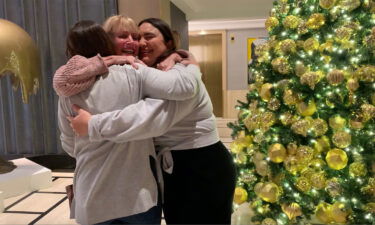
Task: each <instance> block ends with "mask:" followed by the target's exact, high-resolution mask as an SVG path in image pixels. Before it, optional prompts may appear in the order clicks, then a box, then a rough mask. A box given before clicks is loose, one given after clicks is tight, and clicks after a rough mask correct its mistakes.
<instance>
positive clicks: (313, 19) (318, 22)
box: [306, 13, 326, 30]
mask: <svg viewBox="0 0 375 225" xmlns="http://www.w3.org/2000/svg"><path fill="white" fill-rule="evenodd" d="M325 22H326V18H325V17H324V14H322V13H314V14H312V15H311V16H310V18H309V19H308V20H307V23H306V26H307V27H308V28H309V29H313V30H316V29H319V28H320V27H321V26H323V25H324V24H325Z"/></svg>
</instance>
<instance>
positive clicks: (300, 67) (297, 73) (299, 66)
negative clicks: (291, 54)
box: [295, 63, 308, 77]
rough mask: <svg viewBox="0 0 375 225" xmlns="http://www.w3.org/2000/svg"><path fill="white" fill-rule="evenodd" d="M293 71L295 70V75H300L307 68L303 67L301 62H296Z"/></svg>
mask: <svg viewBox="0 0 375 225" xmlns="http://www.w3.org/2000/svg"><path fill="white" fill-rule="evenodd" d="M295 71H296V75H297V76H299V77H300V76H302V75H303V74H304V73H306V72H307V71H308V68H307V67H305V65H303V63H296V68H295Z"/></svg>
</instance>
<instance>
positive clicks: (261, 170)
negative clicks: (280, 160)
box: [254, 160, 269, 177]
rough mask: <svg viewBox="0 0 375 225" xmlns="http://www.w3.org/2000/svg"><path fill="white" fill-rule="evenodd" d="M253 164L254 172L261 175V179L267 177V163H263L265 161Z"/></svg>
mask: <svg viewBox="0 0 375 225" xmlns="http://www.w3.org/2000/svg"><path fill="white" fill-rule="evenodd" d="M254 164H255V171H256V172H257V173H258V174H259V175H261V176H263V177H265V176H267V175H268V172H269V168H268V163H267V161H265V160H261V161H259V162H257V163H254Z"/></svg>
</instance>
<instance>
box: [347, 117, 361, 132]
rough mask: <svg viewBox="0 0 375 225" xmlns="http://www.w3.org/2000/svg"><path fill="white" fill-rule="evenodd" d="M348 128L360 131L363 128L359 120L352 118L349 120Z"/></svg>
mask: <svg viewBox="0 0 375 225" xmlns="http://www.w3.org/2000/svg"><path fill="white" fill-rule="evenodd" d="M349 124H350V127H351V128H352V129H356V130H360V129H362V128H363V126H364V125H363V123H362V121H361V119H359V118H353V119H350V120H349Z"/></svg>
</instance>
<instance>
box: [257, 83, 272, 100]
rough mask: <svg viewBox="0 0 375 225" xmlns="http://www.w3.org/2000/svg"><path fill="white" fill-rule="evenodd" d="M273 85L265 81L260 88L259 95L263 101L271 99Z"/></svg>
mask: <svg viewBox="0 0 375 225" xmlns="http://www.w3.org/2000/svg"><path fill="white" fill-rule="evenodd" d="M272 87H273V85H272V84H270V83H265V84H263V85H262V87H261V88H260V92H259V96H260V97H261V98H262V100H263V101H265V102H268V101H269V100H270V99H271V95H272V94H271V88H272Z"/></svg>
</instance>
